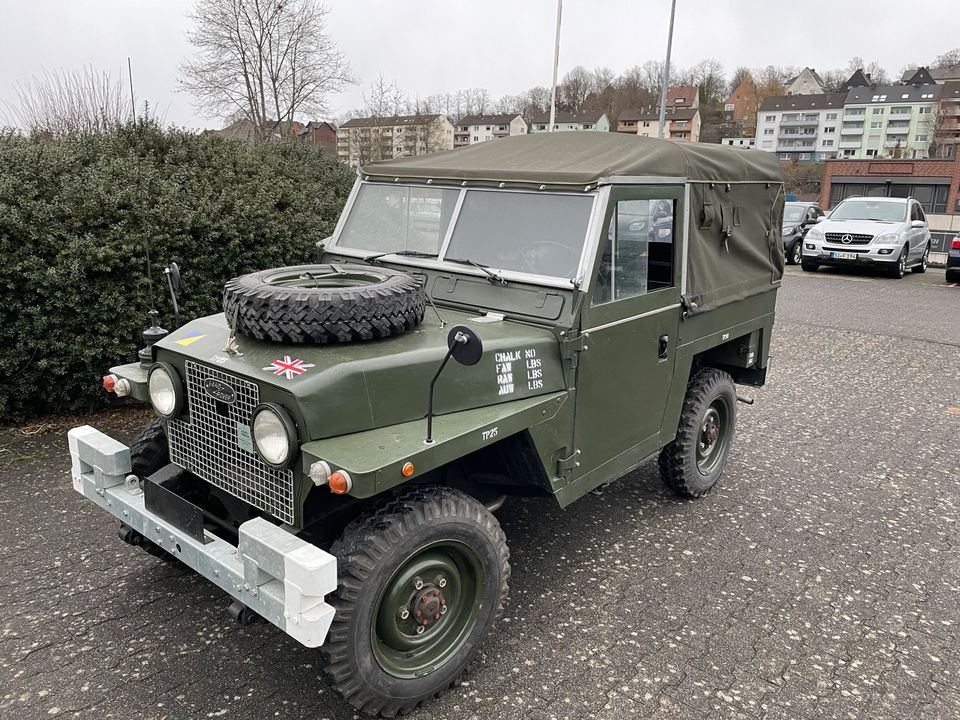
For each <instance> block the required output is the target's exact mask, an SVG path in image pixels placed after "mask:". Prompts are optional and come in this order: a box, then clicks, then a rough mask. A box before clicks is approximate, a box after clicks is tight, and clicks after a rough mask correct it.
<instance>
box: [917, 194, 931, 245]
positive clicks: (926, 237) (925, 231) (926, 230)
mask: <svg viewBox="0 0 960 720" xmlns="http://www.w3.org/2000/svg"><path fill="white" fill-rule="evenodd" d="M917 219H918V220H920V222H922V223H923V227H921V228H917V258H921V257H923V253H924V252H925V251H926V249H927V243H928V242H929V241H930V226H929V225H928V224H927V215H926V213H925V212H923V205H921V204H920V203H917Z"/></svg>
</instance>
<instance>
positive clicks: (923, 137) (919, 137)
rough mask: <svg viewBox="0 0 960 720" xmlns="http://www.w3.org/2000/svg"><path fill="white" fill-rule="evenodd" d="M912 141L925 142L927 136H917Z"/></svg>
mask: <svg viewBox="0 0 960 720" xmlns="http://www.w3.org/2000/svg"><path fill="white" fill-rule="evenodd" d="M914 140H915V141H916V142H927V136H926V135H917V136H916V137H915V138H914Z"/></svg>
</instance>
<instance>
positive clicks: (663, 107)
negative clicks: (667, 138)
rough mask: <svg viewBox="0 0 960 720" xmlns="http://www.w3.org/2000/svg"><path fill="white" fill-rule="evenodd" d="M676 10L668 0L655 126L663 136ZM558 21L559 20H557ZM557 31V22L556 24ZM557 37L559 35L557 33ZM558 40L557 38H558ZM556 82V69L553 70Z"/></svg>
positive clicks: (675, 2) (674, 2) (659, 134)
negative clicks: (668, 9)
mask: <svg viewBox="0 0 960 720" xmlns="http://www.w3.org/2000/svg"><path fill="white" fill-rule="evenodd" d="M676 10H677V0H671V1H670V30H669V32H668V33H667V59H666V61H665V62H664V63H663V83H662V84H661V87H660V127H658V128H657V137H658V138H662V137H663V125H664V123H665V122H666V121H667V87H668V86H669V85H670V51H671V50H672V49H673V15H674V13H675V12H676ZM558 23H559V20H558ZM558 33H559V24H558ZM558 37H559V35H558ZM558 42H559V40H558ZM554 83H556V71H554Z"/></svg>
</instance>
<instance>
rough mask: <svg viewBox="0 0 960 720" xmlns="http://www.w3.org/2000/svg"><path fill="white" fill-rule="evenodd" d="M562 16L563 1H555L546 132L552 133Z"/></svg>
mask: <svg viewBox="0 0 960 720" xmlns="http://www.w3.org/2000/svg"><path fill="white" fill-rule="evenodd" d="M562 14H563V0H557V37H556V39H555V40H554V43H553V85H552V86H551V88H550V127H549V129H548V130H547V132H553V123H554V120H556V117H557V66H558V65H559V64H560V16H561V15H562Z"/></svg>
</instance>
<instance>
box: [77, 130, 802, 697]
mask: <svg viewBox="0 0 960 720" xmlns="http://www.w3.org/2000/svg"><path fill="white" fill-rule="evenodd" d="M782 215H783V185H782V179H781V171H780V164H779V162H778V161H777V159H776V157H775V156H774V155H772V154H769V153H764V152H754V151H742V150H732V149H726V148H723V147H720V146H716V145H704V144H697V143H684V142H672V141H663V140H655V139H648V138H641V137H636V136H626V135H618V134H614V133H594V132H585V133H554V134H542V135H528V136H520V137H512V138H506V139H502V140H496V141H492V142H487V143H482V144H480V145H473V146H470V147H467V148H463V149H459V150H454V151H450V152H442V153H437V154H433V155H426V156H421V157H411V158H402V159H397V160H392V161H387V162H378V163H373V164H370V165H367V166H364V167H362V168H360V170H359V171H358V177H357V180H356V184H355V186H354V188H353V191H352V193H351V194H350V197H349V199H348V200H347V203H346V206H345V208H344V210H343V214H342V216H341V218H340V220H339V222H338V224H337V226H336V230H335V231H334V233H333V235H332V236H331V237H329V238H327V239H326V240H324V241H323V242H322V243H320V245H319V247H318V249H317V262H316V263H315V264H312V265H303V266H299V267H286V268H278V269H272V270H265V271H262V272H257V273H253V274H251V275H245V276H242V277H238V278H235V279H232V280H230V281H229V282H227V283H226V285H225V289H224V303H223V307H224V312H223V314H219V315H215V316H211V317H205V318H201V319H198V320H194V321H192V322H189V323H186V324H184V325H183V326H182V327H179V328H177V329H176V330H174V331H172V332H170V333H168V334H165V333H164V332H163V331H161V330H160V329H159V328H154V329H152V331H148V333H145V340H146V341H147V347H145V348H144V349H143V350H142V351H141V353H140V359H139V361H138V362H135V363H131V364H128V365H120V366H118V367H115V368H112V369H111V370H110V373H109V375H107V376H106V377H105V378H104V384H105V387H106V388H107V389H108V390H109V391H112V392H114V393H116V394H117V395H121V396H123V395H129V396H132V397H134V398H137V399H139V400H141V401H144V402H149V403H150V404H151V405H152V407H153V409H154V411H155V413H156V416H157V418H156V420H154V421H153V422H151V423H149V424H148V425H147V426H146V427H145V428H144V430H143V432H142V433H141V434H140V435H139V436H138V437H137V438H136V440H134V441H133V442H132V444H131V445H130V446H129V447H128V446H126V445H124V444H123V443H121V442H119V441H118V440H115V439H113V438H110V437H108V436H106V435H104V434H102V433H100V432H99V431H97V430H95V429H93V428H91V427H89V426H84V427H78V428H75V429H73V430H71V431H70V432H69V445H70V452H71V456H72V461H73V470H72V475H73V484H74V487H75V488H76V489H77V490H78V491H79V492H80V493H82V494H83V495H84V496H86V497H87V498H88V499H89V500H91V501H93V502H94V503H96V504H97V505H99V506H100V507H102V508H103V509H104V510H106V511H107V512H109V513H112V514H113V515H115V516H116V517H117V519H118V520H119V521H120V523H121V525H120V536H121V538H122V539H124V540H125V541H127V542H129V543H130V544H133V545H136V546H139V547H141V548H142V549H144V550H146V551H148V552H151V553H153V554H155V555H158V556H162V557H165V558H167V559H173V558H175V559H176V560H179V561H181V562H183V563H185V564H186V565H188V566H190V567H191V568H193V569H194V570H196V571H197V572H198V573H200V574H202V575H203V576H204V577H206V578H207V579H208V580H209V581H210V582H212V583H214V584H215V585H218V586H219V587H220V588H222V589H223V590H224V591H225V592H226V593H227V594H228V595H230V596H231V597H232V598H233V602H232V604H231V613H232V614H233V615H234V617H235V618H236V619H237V620H238V621H240V622H250V621H253V620H259V619H260V618H265V619H266V620H267V621H269V622H271V623H273V624H274V625H276V626H277V627H279V628H280V629H282V630H283V631H284V632H286V633H287V634H288V635H290V636H292V637H293V638H294V639H296V640H297V641H299V642H300V643H302V644H304V645H306V646H308V647H320V648H321V652H322V653H323V656H324V661H325V666H326V670H327V673H328V676H329V678H330V683H331V684H332V686H333V687H334V688H336V689H337V690H338V691H339V692H340V693H341V694H342V695H343V696H344V697H345V698H346V700H347V701H348V702H350V703H351V704H352V705H353V706H355V707H356V708H357V709H358V710H360V711H362V712H366V713H369V714H382V715H384V716H392V715H395V714H397V713H403V712H406V711H409V710H410V709H412V708H413V707H415V706H416V705H417V704H418V703H420V702H422V701H424V700H426V699H428V698H431V697H433V696H434V695H436V693H438V692H439V691H441V690H443V689H444V688H446V687H448V686H450V685H451V683H454V682H456V681H457V680H458V678H459V677H460V676H461V675H462V674H463V673H464V671H465V669H466V668H467V666H468V665H469V664H470V661H471V659H472V658H473V656H474V655H475V654H476V652H477V650H478V648H479V646H480V644H481V643H482V642H483V641H484V637H485V636H486V634H487V633H488V632H489V631H490V629H491V627H492V626H493V625H494V623H495V622H496V620H497V616H498V615H499V614H500V612H501V611H502V609H503V607H504V603H505V602H506V600H507V591H508V581H509V579H510V565H509V563H508V558H509V552H508V549H507V544H506V541H505V538H504V534H503V532H502V530H501V529H500V526H499V524H498V523H497V520H496V518H495V517H494V512H495V511H496V509H497V508H499V507H500V505H501V504H502V503H503V502H504V499H505V498H508V497H510V496H536V495H542V496H550V497H553V498H554V499H555V500H556V502H557V503H559V505H560V506H566V505H568V504H570V503H572V502H574V501H575V500H577V499H578V498H580V497H582V496H583V495H584V494H585V493H588V492H589V491H590V490H592V489H594V488H596V487H597V486H599V485H601V484H602V483H607V482H609V481H611V480H614V479H616V478H619V477H621V476H623V475H625V474H627V473H629V472H630V471H631V470H633V469H634V468H636V467H637V466H639V465H640V464H641V463H643V462H644V461H645V460H646V459H648V458H650V457H651V456H653V455H655V454H658V458H659V470H660V475H661V476H662V478H663V481H664V483H666V485H667V486H668V487H669V488H670V489H671V490H673V491H674V492H676V493H678V494H680V495H683V496H689V497H699V496H702V495H704V494H706V493H708V492H709V491H710V489H711V488H713V487H714V485H715V484H716V483H717V482H718V480H719V479H720V477H721V475H722V473H723V470H724V466H725V465H726V462H727V459H728V458H729V455H730V453H731V451H732V449H733V443H734V434H735V429H736V420H737V401H738V397H737V391H736V385H737V384H741V385H752V386H760V385H763V384H764V382H765V379H766V373H767V367H768V361H769V349H770V336H771V331H772V328H773V320H774V306H775V301H776V295H777V290H778V288H779V286H780V280H781V275H782V272H783V262H784V257H783V244H782V242H781V237H780V232H781V226H782V222H781V221H782Z"/></svg>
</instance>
